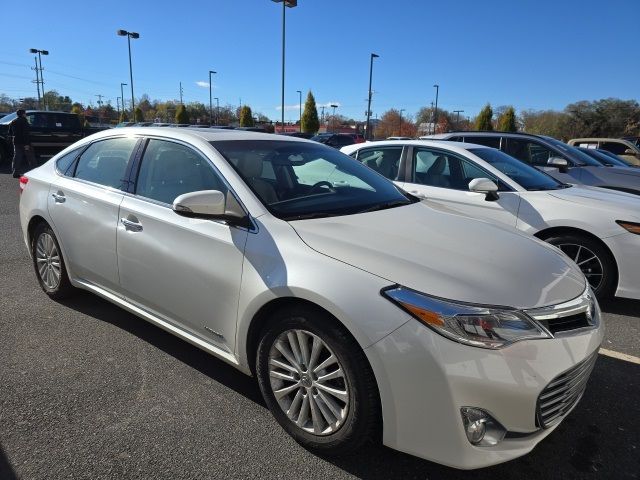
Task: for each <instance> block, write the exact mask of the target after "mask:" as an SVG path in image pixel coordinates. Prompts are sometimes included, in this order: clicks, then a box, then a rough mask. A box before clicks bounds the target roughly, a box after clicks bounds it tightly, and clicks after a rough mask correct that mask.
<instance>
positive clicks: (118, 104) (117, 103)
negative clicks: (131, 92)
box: [116, 97, 120, 122]
mask: <svg viewBox="0 0 640 480" xmlns="http://www.w3.org/2000/svg"><path fill="white" fill-rule="evenodd" d="M116 105H117V106H118V122H119V121H120V97H116Z"/></svg>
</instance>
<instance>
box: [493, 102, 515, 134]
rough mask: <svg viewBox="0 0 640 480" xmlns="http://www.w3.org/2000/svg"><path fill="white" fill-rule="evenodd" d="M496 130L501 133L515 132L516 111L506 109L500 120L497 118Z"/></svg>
mask: <svg viewBox="0 0 640 480" xmlns="http://www.w3.org/2000/svg"><path fill="white" fill-rule="evenodd" d="M498 130H500V131H501V132H517V131H518V126H517V125H516V111H515V109H514V108H513V107H508V108H507V109H506V110H505V111H504V113H503V114H502V115H500V118H498Z"/></svg>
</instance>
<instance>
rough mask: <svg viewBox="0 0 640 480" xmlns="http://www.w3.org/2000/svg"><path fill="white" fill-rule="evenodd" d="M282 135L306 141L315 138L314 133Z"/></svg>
mask: <svg viewBox="0 0 640 480" xmlns="http://www.w3.org/2000/svg"><path fill="white" fill-rule="evenodd" d="M280 135H285V136H287V137H296V138H306V139H311V138H313V137H314V136H315V135H314V134H313V133H307V132H289V133H281V134H280Z"/></svg>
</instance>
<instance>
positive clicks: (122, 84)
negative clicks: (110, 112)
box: [120, 83, 127, 116]
mask: <svg viewBox="0 0 640 480" xmlns="http://www.w3.org/2000/svg"><path fill="white" fill-rule="evenodd" d="M126 85H127V84H126V83H121V84H120V95H122V97H120V98H121V99H122V116H124V111H125V110H126V109H125V106H124V90H123V89H122V87H125V86H126Z"/></svg>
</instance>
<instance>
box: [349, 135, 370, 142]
mask: <svg viewBox="0 0 640 480" xmlns="http://www.w3.org/2000/svg"><path fill="white" fill-rule="evenodd" d="M346 135H351V137H353V140H354V141H355V142H356V143H364V142H366V140H365V138H364V135H362V134H361V133H347V134H346Z"/></svg>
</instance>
